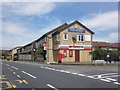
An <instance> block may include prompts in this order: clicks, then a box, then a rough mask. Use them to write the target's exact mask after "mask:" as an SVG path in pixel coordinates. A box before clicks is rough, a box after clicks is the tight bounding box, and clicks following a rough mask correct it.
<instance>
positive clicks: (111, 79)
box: [106, 78, 117, 81]
mask: <svg viewBox="0 0 120 90" xmlns="http://www.w3.org/2000/svg"><path fill="white" fill-rule="evenodd" d="M106 79H108V80H110V81H117V80H116V79H113V78H106Z"/></svg>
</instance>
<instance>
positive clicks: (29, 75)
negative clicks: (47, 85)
mask: <svg viewBox="0 0 120 90" xmlns="http://www.w3.org/2000/svg"><path fill="white" fill-rule="evenodd" d="M22 72H23V73H24V74H26V75H28V76H30V77H32V78H36V77H35V76H33V75H32V74H30V73H27V72H25V71H22Z"/></svg>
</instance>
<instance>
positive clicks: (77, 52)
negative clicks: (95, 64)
mask: <svg viewBox="0 0 120 90" xmlns="http://www.w3.org/2000/svg"><path fill="white" fill-rule="evenodd" d="M79 61H80V55H79V50H75V62H79Z"/></svg>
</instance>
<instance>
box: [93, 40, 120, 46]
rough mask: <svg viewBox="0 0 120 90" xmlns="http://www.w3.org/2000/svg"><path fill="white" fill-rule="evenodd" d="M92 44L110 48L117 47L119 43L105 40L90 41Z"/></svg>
mask: <svg viewBox="0 0 120 90" xmlns="http://www.w3.org/2000/svg"><path fill="white" fill-rule="evenodd" d="M92 45H93V46H94V47H95V46H98V47H111V48H119V45H120V43H107V42H97V41H94V42H92Z"/></svg>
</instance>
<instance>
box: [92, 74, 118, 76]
mask: <svg viewBox="0 0 120 90" xmlns="http://www.w3.org/2000/svg"><path fill="white" fill-rule="evenodd" d="M114 74H118V73H106V74H100V75H114ZM92 76H99V75H92Z"/></svg>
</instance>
